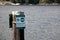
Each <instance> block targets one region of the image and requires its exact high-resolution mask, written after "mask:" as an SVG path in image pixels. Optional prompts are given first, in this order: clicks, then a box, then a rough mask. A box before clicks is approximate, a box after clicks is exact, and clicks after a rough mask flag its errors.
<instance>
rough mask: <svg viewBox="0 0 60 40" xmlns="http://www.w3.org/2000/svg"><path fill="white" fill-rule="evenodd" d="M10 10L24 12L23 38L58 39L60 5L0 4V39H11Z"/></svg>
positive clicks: (59, 34)
mask: <svg viewBox="0 0 60 40" xmlns="http://www.w3.org/2000/svg"><path fill="white" fill-rule="evenodd" d="M12 11H23V12H24V13H25V16H26V18H25V20H26V29H25V40H60V6H0V40H12V29H11V28H9V14H10V13H12Z"/></svg>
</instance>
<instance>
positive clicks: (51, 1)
mask: <svg viewBox="0 0 60 40" xmlns="http://www.w3.org/2000/svg"><path fill="white" fill-rule="evenodd" d="M46 2H47V3H54V0H47V1H46Z"/></svg>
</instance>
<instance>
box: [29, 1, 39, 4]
mask: <svg viewBox="0 0 60 40" xmlns="http://www.w3.org/2000/svg"><path fill="white" fill-rule="evenodd" d="M29 3H31V4H38V3H39V0H29Z"/></svg>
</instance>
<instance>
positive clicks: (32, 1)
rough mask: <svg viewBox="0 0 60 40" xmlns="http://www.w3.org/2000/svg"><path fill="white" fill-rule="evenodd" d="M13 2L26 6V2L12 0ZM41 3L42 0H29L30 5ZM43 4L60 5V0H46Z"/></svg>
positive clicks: (23, 0)
mask: <svg viewBox="0 0 60 40" xmlns="http://www.w3.org/2000/svg"><path fill="white" fill-rule="evenodd" d="M42 1H44V0H42ZM12 2H13V3H21V4H25V3H26V0H12ZM39 2H41V1H40V0H28V4H39ZM43 3H59V4H60V0H45V1H44V2H43Z"/></svg>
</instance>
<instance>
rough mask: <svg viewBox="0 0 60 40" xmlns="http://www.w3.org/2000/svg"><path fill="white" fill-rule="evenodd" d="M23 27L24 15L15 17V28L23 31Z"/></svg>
mask: <svg viewBox="0 0 60 40" xmlns="http://www.w3.org/2000/svg"><path fill="white" fill-rule="evenodd" d="M25 26H26V25H25V15H21V14H20V15H16V28H18V29H24V28H25Z"/></svg>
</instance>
